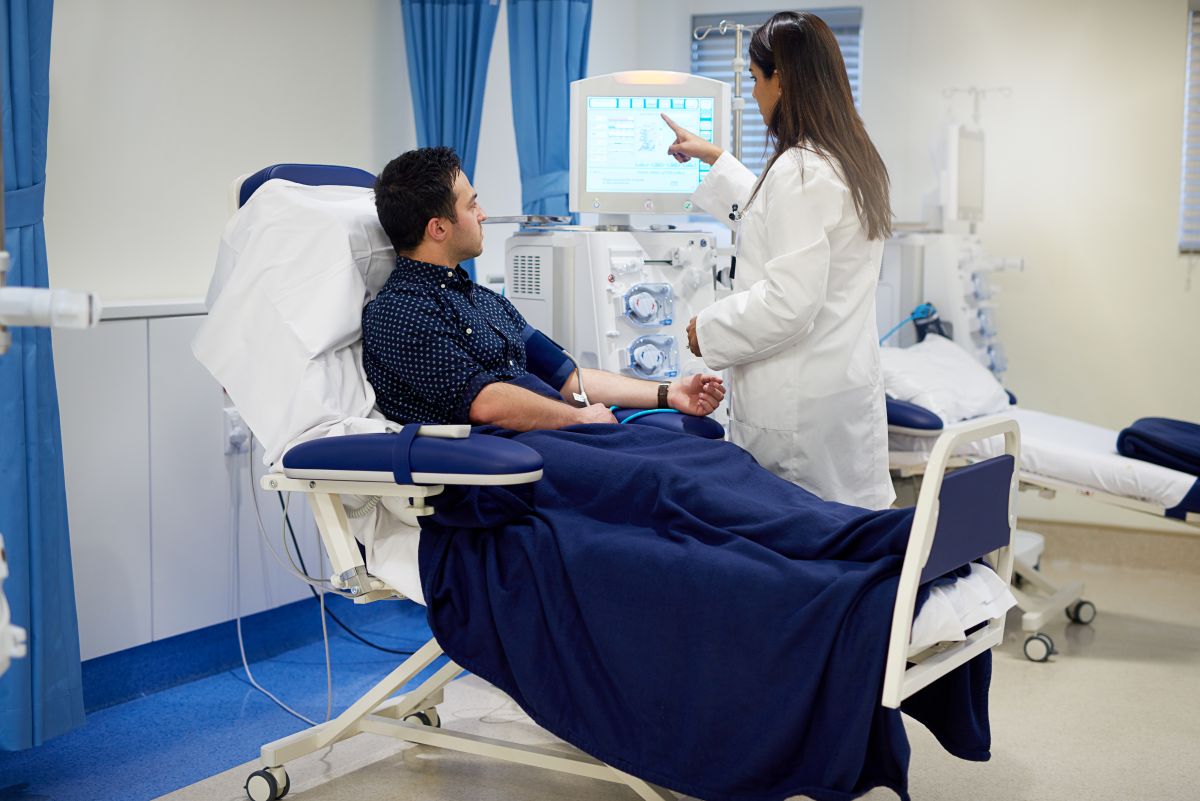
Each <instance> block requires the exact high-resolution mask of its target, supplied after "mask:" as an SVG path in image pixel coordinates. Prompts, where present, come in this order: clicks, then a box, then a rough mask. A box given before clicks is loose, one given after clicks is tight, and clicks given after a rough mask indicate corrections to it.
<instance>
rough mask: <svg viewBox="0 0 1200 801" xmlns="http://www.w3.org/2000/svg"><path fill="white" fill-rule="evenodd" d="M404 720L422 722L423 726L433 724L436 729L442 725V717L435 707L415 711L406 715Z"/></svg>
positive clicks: (406, 721)
mask: <svg viewBox="0 0 1200 801" xmlns="http://www.w3.org/2000/svg"><path fill="white" fill-rule="evenodd" d="M404 722H405V723H420V724H421V725H422V726H432V727H433V728H435V729H440V728H441V727H442V717H441V715H439V714H438V711H437V709H436V708H434V707H430V708H429V709H422V710H419V711H417V712H413V713H412V714H411V715H405V716H404Z"/></svg>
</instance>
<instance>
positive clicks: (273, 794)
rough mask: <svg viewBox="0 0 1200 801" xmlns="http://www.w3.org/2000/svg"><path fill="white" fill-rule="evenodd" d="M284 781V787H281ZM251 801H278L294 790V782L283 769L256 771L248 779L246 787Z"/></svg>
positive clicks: (247, 795)
mask: <svg viewBox="0 0 1200 801" xmlns="http://www.w3.org/2000/svg"><path fill="white" fill-rule="evenodd" d="M281 780H282V783H283V786H282V788H281V787H280V781H281ZM244 788H245V790H246V797H247V798H249V799H250V801H278V799H280V798H283V797H284V796H285V795H287V794H288V790H291V789H292V780H291V779H289V778H288V775H287V771H285V770H284V769H283V768H281V767H280V768H267V769H264V770H256V771H254V772H253V773H251V774H250V777H249V778H247V779H246V784H245V786H244Z"/></svg>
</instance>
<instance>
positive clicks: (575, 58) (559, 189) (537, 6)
mask: <svg viewBox="0 0 1200 801" xmlns="http://www.w3.org/2000/svg"><path fill="white" fill-rule="evenodd" d="M591 26H592V0H508V58H509V74H510V79H511V81H512V104H513V124H514V126H515V127H516V132H517V157H518V158H519V159H520V162H521V209H522V211H523V212H524V213H525V214H566V213H567V178H568V175H567V171H568V169H569V167H570V119H571V109H570V100H571V81H577V80H579V79H580V78H582V77H584V74H585V73H586V71H587V58H588V34H589V32H590V30H591Z"/></svg>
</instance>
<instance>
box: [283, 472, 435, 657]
mask: <svg viewBox="0 0 1200 801" xmlns="http://www.w3.org/2000/svg"><path fill="white" fill-rule="evenodd" d="M276 495H278V496H279V508H280V509H282V510H283V520H284V523H285V524H286V525H287V528H288V532H289V533H290V534H291V535H292V546H293V547H294V548H295V549H296V557H297V558H298V559H299V560H300V569H301V570H302V571H304V573H305V574H306V575H307V574H308V568H307V567H305V566H304V555H303V554H301V553H300V545H299V544H298V543H297V540H296V530H295V529H294V528H292V519H291V517H289V516H288V510H287V504H286V503H284V500H283V493H282V492H278V493H276ZM308 589H309V591H311V592H312V594H313V596H314V597H315V596H316V595H317V591H316V589H315V588H314V587H313V586H312V585H311V584H310V585H309V587H308ZM322 608H324V610H325V614H327V615H329V619H330V620H332V621H333V622H334V623H336V624H338V626H340V627H341V629H342V631H344V632H346V633H347V634H349V635H350V636H351V637H353V638H354V639H356V640H358V641H359V642H361V643H362V644H363V645H366V646H370V647H371V648H374V649H375V650H376V651H382V652H384V653H385V654H395V655H397V656H412V655H413V651H411V650H409V651H405V650H402V649H397V648H388V647H387V646H384V645H379V644H378V643H373V642H371V641H370V640H368V639H367V638H366V637H364V636H362V635H361V634H359V633H358V632H356V631H355V630H354V629H352V628H350V627H349V626H347V625H346V624H345V623H343V622H342V621H341V620H340V619H339V618H338V616H337V615H335V614H334V613H333V610H332V609H330V608H328V607H325V606H322Z"/></svg>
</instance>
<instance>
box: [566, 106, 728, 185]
mask: <svg viewBox="0 0 1200 801" xmlns="http://www.w3.org/2000/svg"><path fill="white" fill-rule="evenodd" d="M714 102H715V101H714V99H713V98H711V97H589V98H588V99H587V141H586V153H587V156H586V157H587V190H586V191H588V192H617V193H634V194H643V193H644V194H661V193H679V194H690V193H691V192H693V191H695V189H696V187H697V186H699V185H700V181H702V180H703V179H704V176H705V174H707V172H708V169H709V166H708V165H707V164H705V163H704V162H702V161H700V160H699V159H692V160H691V161H689V162H687V163H686V164H680V163H679V162H677V161H675V159H674V158H672V157H671V156H669V155H667V148H668V147H669V146H670V145H671V143H672V142H674V141H675V134H674V133H673V132H672V131H671V129H670V128H669V127H668V126H667V124H666V123H665V122H663V120H662V117H661V115H662V114H666V115H667V116H668V117H670V118H671V119H672V120H674V121H675V123H676V124H677V125H681V126H683V127H684V128H687V129H688V130H689V131H693V132H694V133H696V134H698V135H699V136H701V137H702V138H704V139H707V140H708V141H710V142H711V141H713V105H714Z"/></svg>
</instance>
